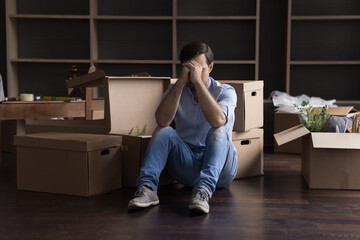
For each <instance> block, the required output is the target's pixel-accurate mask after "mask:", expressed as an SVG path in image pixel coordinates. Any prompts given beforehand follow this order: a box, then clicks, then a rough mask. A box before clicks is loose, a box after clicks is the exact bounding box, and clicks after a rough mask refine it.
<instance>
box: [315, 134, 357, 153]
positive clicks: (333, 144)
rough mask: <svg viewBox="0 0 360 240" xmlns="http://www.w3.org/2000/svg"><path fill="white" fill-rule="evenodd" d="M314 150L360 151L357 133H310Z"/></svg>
mask: <svg viewBox="0 0 360 240" xmlns="http://www.w3.org/2000/svg"><path fill="white" fill-rule="evenodd" d="M311 139H312V142H313V147H314V148H332V149H360V134H359V133H323V132H321V133H311Z"/></svg>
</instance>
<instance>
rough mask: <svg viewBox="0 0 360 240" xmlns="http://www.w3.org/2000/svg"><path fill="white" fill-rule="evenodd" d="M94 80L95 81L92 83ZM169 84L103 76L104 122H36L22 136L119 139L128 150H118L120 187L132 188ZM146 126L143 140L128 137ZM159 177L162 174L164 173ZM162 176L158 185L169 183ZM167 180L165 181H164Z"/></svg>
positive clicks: (157, 79)
mask: <svg viewBox="0 0 360 240" xmlns="http://www.w3.org/2000/svg"><path fill="white" fill-rule="evenodd" d="M96 81H97V80H96ZM169 84H170V78H167V77H106V78H105V79H104V82H103V85H104V95H105V96H104V100H105V108H104V112H105V116H104V117H105V119H103V120H95V121H94V120H63V121H61V120H60V121H51V120H39V121H35V122H33V123H31V124H28V125H27V126H26V129H25V130H26V133H34V132H48V131H58V132H82V133H96V134H113V135H121V136H123V143H124V144H125V145H126V147H124V148H127V149H128V150H127V151H122V155H123V156H122V162H123V163H122V164H123V167H124V171H123V173H124V174H123V176H124V179H123V180H124V186H127V187H129V186H130V187H133V186H135V183H136V179H137V177H138V176H139V170H140V166H141V163H142V162H143V157H144V154H145V151H146V147H147V144H148V142H149V141H150V138H151V134H152V132H153V131H154V130H155V128H156V127H157V123H156V120H155V111H156V108H157V107H158V105H159V103H160V100H161V97H162V94H163V93H164V91H165V90H166V89H167V87H168V85H169ZM145 124H146V129H147V133H148V134H149V135H150V136H148V137H146V138H144V137H136V136H128V133H129V131H130V129H131V128H134V129H136V126H138V127H139V128H140V129H142V128H143V127H144V125H145ZM162 175H166V174H165V173H164V174H162ZM169 178H170V177H168V176H167V177H166V176H165V177H162V178H161V180H160V183H159V184H167V183H170V182H171V183H172V182H173V180H172V179H171V181H170V180H169ZM166 179H168V180H166Z"/></svg>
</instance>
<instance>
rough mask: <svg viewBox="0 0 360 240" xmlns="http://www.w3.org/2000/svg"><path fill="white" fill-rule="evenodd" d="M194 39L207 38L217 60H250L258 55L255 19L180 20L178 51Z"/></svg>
mask: <svg viewBox="0 0 360 240" xmlns="http://www.w3.org/2000/svg"><path fill="white" fill-rule="evenodd" d="M224 26H226V27H224ZM204 29H206V31H204ZM194 39H195V40H199V41H201V40H203V39H204V40H206V43H207V44H208V45H209V46H211V49H212V50H213V52H214V56H215V59H216V60H249V59H255V57H256V50H255V49H256V41H255V40H256V23H255V21H230V22H228V21H209V22H201V21H180V22H178V23H177V52H180V50H181V48H182V47H184V46H185V45H186V44H187V43H189V42H191V41H194ZM244 46H246V47H244Z"/></svg>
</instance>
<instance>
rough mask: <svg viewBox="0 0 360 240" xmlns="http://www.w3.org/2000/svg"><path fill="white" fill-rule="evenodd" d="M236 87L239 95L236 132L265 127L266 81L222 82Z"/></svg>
mask: <svg viewBox="0 0 360 240" xmlns="http://www.w3.org/2000/svg"><path fill="white" fill-rule="evenodd" d="M219 82H221V83H226V84H229V85H231V86H232V87H234V89H235V91H236V94H237V107H236V109H235V123H234V128H233V130H234V131H239V132H244V131H248V130H250V129H253V128H260V127H263V125H264V100H263V98H264V97H263V95H264V94H263V88H264V81H250V80H221V81H219Z"/></svg>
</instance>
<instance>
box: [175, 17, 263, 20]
mask: <svg viewBox="0 0 360 240" xmlns="http://www.w3.org/2000/svg"><path fill="white" fill-rule="evenodd" d="M175 19H176V20H256V16H177V17H175Z"/></svg>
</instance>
